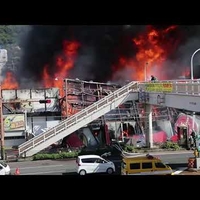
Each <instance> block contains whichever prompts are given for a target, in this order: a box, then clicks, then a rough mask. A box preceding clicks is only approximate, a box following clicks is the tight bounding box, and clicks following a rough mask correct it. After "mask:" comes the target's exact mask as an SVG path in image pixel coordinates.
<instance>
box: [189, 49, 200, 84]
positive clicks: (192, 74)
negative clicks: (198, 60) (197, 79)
mask: <svg viewBox="0 0 200 200" xmlns="http://www.w3.org/2000/svg"><path fill="white" fill-rule="evenodd" d="M198 51H200V48H199V49H197V50H196V51H195V52H194V53H193V54H192V57H191V64H190V66H191V70H190V71H191V72H190V73H191V80H193V79H194V73H193V72H194V71H193V58H194V55H195V54H196V53H197V52H198Z"/></svg>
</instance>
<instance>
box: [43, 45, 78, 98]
mask: <svg viewBox="0 0 200 200" xmlns="http://www.w3.org/2000/svg"><path fill="white" fill-rule="evenodd" d="M79 47H80V44H79V43H78V42H76V41H64V42H63V52H62V54H60V55H58V56H57V58H56V72H55V73H54V77H52V76H51V75H50V73H49V71H48V67H49V66H48V65H46V66H45V67H44V71H43V80H44V87H57V88H59V89H60V94H61V96H63V90H62V87H63V79H64V78H66V77H67V76H69V70H70V69H72V68H73V66H74V61H75V59H76V56H77V51H78V48H79Z"/></svg>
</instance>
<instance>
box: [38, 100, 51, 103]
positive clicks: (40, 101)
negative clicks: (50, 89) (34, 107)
mask: <svg viewBox="0 0 200 200" xmlns="http://www.w3.org/2000/svg"><path fill="white" fill-rule="evenodd" d="M39 103H51V99H44V100H39Z"/></svg>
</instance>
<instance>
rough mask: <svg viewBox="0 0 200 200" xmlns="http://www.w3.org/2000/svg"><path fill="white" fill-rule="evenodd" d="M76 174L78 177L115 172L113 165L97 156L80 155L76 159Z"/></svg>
mask: <svg viewBox="0 0 200 200" xmlns="http://www.w3.org/2000/svg"><path fill="white" fill-rule="evenodd" d="M76 164H77V173H78V174H80V175H85V174H91V173H107V174H113V173H114V172H115V164H114V163H113V162H112V161H109V160H106V159H104V158H102V157H101V156H98V155H82V156H78V158H77V159H76Z"/></svg>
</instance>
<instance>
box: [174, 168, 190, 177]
mask: <svg viewBox="0 0 200 200" xmlns="http://www.w3.org/2000/svg"><path fill="white" fill-rule="evenodd" d="M186 169H187V167H182V168H179V169H178V170H176V171H175V172H174V173H173V175H179V174H180V173H182V172H183V171H185V170H186Z"/></svg>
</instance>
